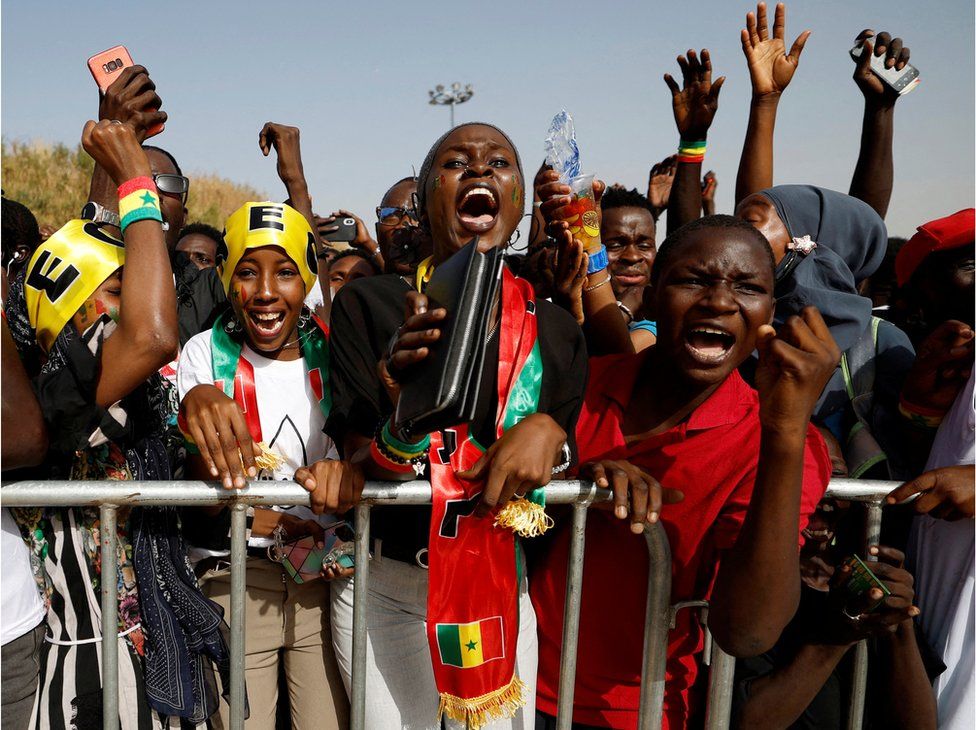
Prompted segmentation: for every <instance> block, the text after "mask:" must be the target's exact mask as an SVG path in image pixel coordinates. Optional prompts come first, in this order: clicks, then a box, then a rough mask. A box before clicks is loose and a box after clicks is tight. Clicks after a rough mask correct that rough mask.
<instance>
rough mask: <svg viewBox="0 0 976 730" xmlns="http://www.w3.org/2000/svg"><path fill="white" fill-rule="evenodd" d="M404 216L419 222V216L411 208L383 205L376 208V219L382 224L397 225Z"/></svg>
mask: <svg viewBox="0 0 976 730" xmlns="http://www.w3.org/2000/svg"><path fill="white" fill-rule="evenodd" d="M404 216H406V217H407V218H409V219H410V220H411V221H413V222H414V223H419V222H420V217H419V216H418V215H417V211H416V210H414V209H413V208H404V207H399V208H389V207H385V206H384V207H378V208H377V209H376V219H377V220H378V221H379V222H380V224H381V225H384V226H398V225H400V223H402V222H403V217H404Z"/></svg>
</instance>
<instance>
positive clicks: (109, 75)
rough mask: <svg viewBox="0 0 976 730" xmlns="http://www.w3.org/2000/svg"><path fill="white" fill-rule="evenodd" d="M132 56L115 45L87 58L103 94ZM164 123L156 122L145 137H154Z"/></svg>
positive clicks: (130, 62) (130, 60)
mask: <svg viewBox="0 0 976 730" xmlns="http://www.w3.org/2000/svg"><path fill="white" fill-rule="evenodd" d="M132 65H133V64H132V56H130V55H129V52H128V51H127V50H126V48H125V46H115V48H109V49H108V50H107V51H102V52H101V53H98V54H96V55H94V56H92V57H91V58H89V59H88V70H89V71H91V75H92V76H93V77H94V79H95V83H96V84H98V88H99V89H101V90H102V93H103V94H104V93H105V92H106V91H108V87H109V86H111V85H112V82H114V81H115V79H116V78H117V77H118V75H119V72H120V71H122V69H124V68H125V67H126V66H132ZM164 126H165V125H163V124H157V125H156V126H154V127H152V128H151V129H149V130H148V131H147V132H146V136H147V137H155V136H156V135H157V134H159V133H160V132H162V131H163V128H164Z"/></svg>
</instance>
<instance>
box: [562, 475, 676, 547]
mask: <svg viewBox="0 0 976 730" xmlns="http://www.w3.org/2000/svg"><path fill="white" fill-rule="evenodd" d="M580 474H581V475H583V476H586V477H587V478H589V479H592V480H593V481H594V482H595V483H596V485H597V486H598V487H600V488H601V489H612V490H613V514H614V516H616V518H617V519H618V520H626V519H627V518H628V517H629V518H630V531H631V532H633V533H634V534H637V535H639V534H640V533H642V532H644V525H645V523H646V524H649V525H652V524H654V523H655V522H657V521H658V517H659V516H660V514H661V506H662V505H664V504H676V503H678V502H680V501H681V500H683V499H684V498H685V495H684V493H682V492H680V491H678V490H677V489H665V488H664V487H662V486H661V483H660V482H659V481H658V480H657V479H655V478H654V477H652V476H651V475H650V474H648V473H647V472H645V471H643V470H641V469H640V468H639V467H636V466H634V465H633V464H631V463H630V462H629V461H611V460H609V459H604V460H603V461H596V462H593V463H591V464H585V465H584V466H583V468H582V469H580Z"/></svg>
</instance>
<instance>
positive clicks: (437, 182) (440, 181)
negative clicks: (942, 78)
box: [434, 175, 445, 190]
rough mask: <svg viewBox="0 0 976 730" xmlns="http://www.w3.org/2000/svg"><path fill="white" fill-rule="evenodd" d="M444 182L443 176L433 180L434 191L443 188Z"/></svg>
mask: <svg viewBox="0 0 976 730" xmlns="http://www.w3.org/2000/svg"><path fill="white" fill-rule="evenodd" d="M444 182H445V181H444V176H443V175H438V176H437V177H436V178H434V190H437V189H438V188H440V187H443V186H444Z"/></svg>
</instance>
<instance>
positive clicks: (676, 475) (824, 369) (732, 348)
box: [530, 216, 840, 728]
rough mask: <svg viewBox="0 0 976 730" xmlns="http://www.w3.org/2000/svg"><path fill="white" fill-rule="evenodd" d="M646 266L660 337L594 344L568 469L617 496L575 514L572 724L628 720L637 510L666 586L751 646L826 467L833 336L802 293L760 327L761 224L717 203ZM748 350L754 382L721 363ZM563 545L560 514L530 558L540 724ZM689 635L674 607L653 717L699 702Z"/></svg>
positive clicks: (635, 697) (637, 622)
mask: <svg viewBox="0 0 976 730" xmlns="http://www.w3.org/2000/svg"><path fill="white" fill-rule="evenodd" d="M651 282H652V283H651V285H652V287H653V298H654V303H655V307H656V310H655V311H656V313H657V317H658V323H659V324H658V341H657V344H656V345H655V346H654V347H652V348H650V349H648V350H645V351H643V352H641V353H638V354H636V355H613V356H609V357H605V358H596V359H593V360H591V365H590V376H589V383H588V386H587V393H586V399H585V403H584V406H583V411H582V413H581V415H580V419H579V422H578V425H577V430H576V439H577V444H578V448H579V463H580V464H583V465H584V466H583V467H582V469H581V472H582V473H583V474H584V475H587V476H591V477H592V478H593V479H594V480H595V481H596V482H597V483H598V484H599V485H600V486H604V487H611V488H612V489H613V491H614V495H615V499H614V504H613V512H614V513H613V515H611V514H610V513H608V512H600V511H596V510H594V511H591V512H590V517H589V520H588V524H587V530H586V533H587V534H586V555H585V563H584V571H583V593H582V608H581V611H580V631H579V654H578V663H577V670H576V691H575V695H574V718H573V719H574V722H575V723H578V724H581V725H590V726H598V727H615V728H617V727H619V728H633V727H636V725H637V709H638V706H639V702H640V674H641V655H642V648H643V626H644V608H645V602H646V594H647V570H648V562H647V561H648V557H647V546H646V542H645V540H644V538H643V536H642V535H641V533H642V532H643V529H644V522H645V521H647V522H655V521H657V519H658V518H659V516H660V519H661V521H662V523H663V525H664V528H665V531H666V532H667V535H668V539H669V542H670V545H671V552H672V595H671V600H672V603H676V602H678V601H683V600H690V599H701V598H705V599H708V600H709V602H710V609H709V614H708V615H709V626H710V628H711V631H712V633H713V634H714V636H715V639H716V641H717V642H718V643H719V645H720V646H722V648H724V649H725V650H726V651H727V652H729V653H731V654H733V655H735V656H750V655H755V654H758V653H760V652H762V651H765V650H766V649H768V648H769V647H770V646H772V645H773V643H774V642H775V641H776V639H777V638H778V637H779V635H780V633H781V631H782V629H783V627H784V626H785V625H786V623H787V622H788V621H789V619H790V618H791V617H792V615H793V613H794V611H795V610H796V606H797V602H798V598H799V591H800V575H799V561H798V557H797V556H798V550H797V546H798V541H799V535H800V531H801V530H802V528H803V527H804V526H805V524H806V521H807V518H808V516H809V515H810V514H811V513H812V512H813V510H814V508H815V507H816V505H817V502H818V501H819V500H820V497H821V496H822V494H823V492H824V490H825V489H826V486H827V482H828V480H829V477H830V460H829V457H828V455H827V450H826V447H825V446H824V443H823V439H822V438H821V437H820V435H819V434H818V433H817V431H816V429H814V428H813V427H812V426H810V423H809V420H810V414H811V412H812V409H813V406H814V404H815V403H816V401H817V398H818V396H819V395H820V392H821V390H822V389H823V386H824V384H825V383H826V382H827V380H828V378H829V377H830V375H831V373H832V372H833V371H834V368H835V367H836V365H837V362H838V360H839V358H840V352H839V350H838V348H837V346H836V344H835V343H834V341H833V339H832V338H831V336H830V333H829V331H828V329H827V327H826V325H825V324H824V321H823V319H822V318H821V317H820V314H819V313H818V312H817V310H816V309H814V308H812V307H809V308H807V309H806V310H804V312H803V315H802V317H792V318H790V319H789V320H788V321H787V322H786V324H785V325H784V326H782V327H781V328H780V330H779V332H775V331H774V330H773V328H772V327H771V326H770V322H771V321H772V317H773V305H774V301H773V283H774V263H773V255H772V251H771V250H770V248H769V244H768V242H767V241H766V239H765V238H764V237H763V236H762V234H760V233H759V232H758V231H756V229H755V228H753V227H752V226H750V225H749V224H747V223H743V222H741V221H737V220H736V219H734V218H732V217H730V216H712V217H709V218H703V219H701V220H698V221H695V222H693V223H690V224H688V225H686V226H684V227H683V228H681V229H679V230H678V231H676V232H675V233H674V234H673V235H672V236H670V237H669V239H668V241H666V242H665V244H664V246H663V247H662V249H661V252H660V254H659V255H658V259H657V261H656V262H655V265H654V269H653V272H652V278H651ZM754 350H758V351H759V361H758V366H757V369H756V377H755V382H756V390H754V389H753V388H751V387H750V386H748V385H747V384H746V383H745V382H744V381H743V380H742V378H741V377H740V376H739V373H738V371H737V370H736V368H738V366H739V365H741V364H742V362H743V361H744V360H745V359H746V358H747V357H749V355H750V353H752V352H753V351H754ZM757 391H758V392H757ZM661 485H664V488H662V486H661ZM662 501H663V502H665V503H666V504H667V506H666V507H665V508H664V509H663V510H662V509H661V503H662ZM568 544H569V534H568V531H563V532H562V533H561V534H558V535H556V537H555V542H554V545H553V546H552V548H551V549H550V550H549V551H547V553H546V555H545V556H544V557H543V558H542V561H541V565H537V566H536V569H535V570H534V572H533V573H532V574H531V581H530V587H531V592H532V598H533V602H534V604H535V609H536V613H537V615H538V624H539V684H538V697H537V707H538V708H539V710H540V713H541V714H542V715H543V717H540V718H539V720H540V724H539V726H540V727H542V726H545V724H546V722H547V721H548V720H549V718H546V717H544V715H549V716H552V715H555V714H556V705H557V688H558V681H559V657H560V651H561V637H562V613H563V600H564V596H565V590H566V563H567V556H568ZM702 643H703V632H702V630H701V627H700V626H699V623H698V620H697V618H696V617H694V616H693V615H692V613H691V612H689V611H682V612H680V613H679V614H678V619H677V625H676V627H675V629H674V630H672V632H671V636H670V642H669V646H668V663H667V684H666V690H665V705H664V707H665V717H664V727H666V728H677V727H683V726H684V725H685V724H686V723H687V721H688V717H689V714H697V713H698V711H699V709H700V708H698V707H694V706H692V707H690V705H693V704H695V703H692V702H690V701H689V697H688V694H689V688H690V687H691V686H692V685H693V684H694V681H695V675H696V673H697V660H696V657H695V654H697V653H698V652H699V651H700V650H701V648H702Z"/></svg>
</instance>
